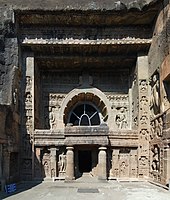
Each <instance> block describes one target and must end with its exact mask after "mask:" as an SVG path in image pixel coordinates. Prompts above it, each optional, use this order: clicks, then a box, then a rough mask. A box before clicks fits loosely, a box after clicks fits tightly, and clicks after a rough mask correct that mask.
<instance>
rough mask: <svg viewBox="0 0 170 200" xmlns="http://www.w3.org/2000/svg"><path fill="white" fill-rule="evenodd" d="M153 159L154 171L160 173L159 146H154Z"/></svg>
mask: <svg viewBox="0 0 170 200" xmlns="http://www.w3.org/2000/svg"><path fill="white" fill-rule="evenodd" d="M152 152H153V158H152V170H153V171H159V170H160V155H159V154H160V152H159V148H158V147H157V146H154V148H153V149H152Z"/></svg>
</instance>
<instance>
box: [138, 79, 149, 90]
mask: <svg viewBox="0 0 170 200" xmlns="http://www.w3.org/2000/svg"><path fill="white" fill-rule="evenodd" d="M139 85H140V91H141V92H146V90H147V82H146V80H141V81H140V83H139Z"/></svg>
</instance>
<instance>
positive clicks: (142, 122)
mask: <svg viewBox="0 0 170 200" xmlns="http://www.w3.org/2000/svg"><path fill="white" fill-rule="evenodd" d="M140 123H141V125H146V124H147V117H146V116H145V115H143V116H142V117H141V118H140Z"/></svg>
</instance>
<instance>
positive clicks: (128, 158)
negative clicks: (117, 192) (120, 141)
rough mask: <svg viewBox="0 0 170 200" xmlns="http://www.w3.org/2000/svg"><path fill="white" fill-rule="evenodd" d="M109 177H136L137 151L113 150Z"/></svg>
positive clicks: (126, 149) (128, 149)
mask: <svg viewBox="0 0 170 200" xmlns="http://www.w3.org/2000/svg"><path fill="white" fill-rule="evenodd" d="M110 177H116V178H119V177H120V178H123V177H137V149H131V148H126V147H125V148H119V149H113V151H112V162H111V169H110Z"/></svg>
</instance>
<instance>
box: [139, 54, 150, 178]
mask: <svg viewBox="0 0 170 200" xmlns="http://www.w3.org/2000/svg"><path fill="white" fill-rule="evenodd" d="M137 80H138V91H139V92H138V113H139V114H138V116H139V120H138V122H139V124H138V134H139V146H138V156H139V166H138V169H139V171H138V175H139V177H140V178H144V177H149V140H150V138H149V135H150V129H149V128H150V111H149V103H150V98H149V88H148V85H149V79H148V57H147V56H143V55H142V56H140V55H139V56H138V59H137Z"/></svg>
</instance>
